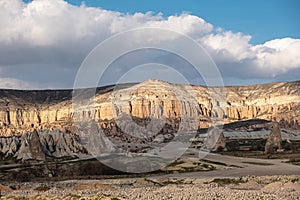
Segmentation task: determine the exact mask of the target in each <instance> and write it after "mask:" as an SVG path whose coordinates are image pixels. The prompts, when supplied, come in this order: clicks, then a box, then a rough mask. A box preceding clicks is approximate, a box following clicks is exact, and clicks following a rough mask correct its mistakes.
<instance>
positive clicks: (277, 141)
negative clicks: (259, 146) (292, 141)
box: [265, 123, 282, 154]
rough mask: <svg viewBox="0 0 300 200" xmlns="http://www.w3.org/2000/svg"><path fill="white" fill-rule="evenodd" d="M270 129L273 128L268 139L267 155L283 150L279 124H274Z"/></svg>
mask: <svg viewBox="0 0 300 200" xmlns="http://www.w3.org/2000/svg"><path fill="white" fill-rule="evenodd" d="M270 127H271V133H270V135H269V137H268V139H267V142H266V146H265V153H266V154H273V153H275V152H276V150H277V149H281V141H282V139H281V133H280V127H279V124H278V123H272V124H271V125H270Z"/></svg>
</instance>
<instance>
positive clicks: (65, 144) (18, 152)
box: [0, 130, 88, 160]
mask: <svg viewBox="0 0 300 200" xmlns="http://www.w3.org/2000/svg"><path fill="white" fill-rule="evenodd" d="M86 154H88V152H87V150H86V149H85V147H84V146H83V145H82V144H81V141H80V138H79V137H78V136H76V135H72V134H69V133H63V132H60V131H58V130H55V131H48V130H39V131H36V130H34V131H33V132H29V133H26V134H23V135H22V136H13V137H0V158H1V157H2V159H5V158H7V157H15V158H16V159H19V160H29V159H34V160H45V159H46V156H47V157H50V158H51V157H54V158H62V157H74V158H76V157H78V156H80V155H86Z"/></svg>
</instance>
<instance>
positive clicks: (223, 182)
mask: <svg viewBox="0 0 300 200" xmlns="http://www.w3.org/2000/svg"><path fill="white" fill-rule="evenodd" d="M247 182H248V181H247V180H244V179H243V178H242V177H241V178H239V179H231V178H215V179H214V180H212V181H211V182H210V183H217V184H218V185H220V186H224V185H230V184H234V185H238V184H240V183H247Z"/></svg>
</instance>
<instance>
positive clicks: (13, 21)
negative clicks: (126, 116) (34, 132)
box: [0, 0, 300, 89]
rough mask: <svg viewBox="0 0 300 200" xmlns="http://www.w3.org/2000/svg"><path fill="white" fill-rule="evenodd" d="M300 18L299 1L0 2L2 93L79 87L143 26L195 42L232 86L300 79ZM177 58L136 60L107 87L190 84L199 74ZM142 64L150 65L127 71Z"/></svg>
mask: <svg viewBox="0 0 300 200" xmlns="http://www.w3.org/2000/svg"><path fill="white" fill-rule="evenodd" d="M299 19H300V1H298V0H265V1H261V0H252V1H246V0H209V1H208V0H189V1H184V0H178V1H174V0H164V1H158V0H151V1H150V0H149V1H141V0H130V1H125V0H99V1H94V0H86V1H84V2H82V1H80V0H67V1H63V0H34V1H28V0H26V1H21V0H0V27H1V28H0V88H12V89H48V88H72V87H73V86H74V80H75V78H76V75H77V74H78V70H79V68H80V66H81V64H82V63H83V61H84V59H85V58H86V57H87V56H88V55H89V53H90V52H91V51H92V50H93V49H94V48H95V47H96V46H97V45H98V44H99V43H101V42H103V41H105V40H107V39H108V38H110V37H111V36H114V35H116V34H120V33H122V32H124V31H129V30H132V29H135V28H140V27H156V28H167V29H169V30H173V31H176V32H179V33H180V34H183V35H186V36H188V37H190V38H192V39H193V40H194V41H196V42H197V43H198V44H199V45H201V46H202V47H203V48H204V49H205V51H206V52H207V54H208V55H209V56H210V57H211V58H212V60H213V61H214V63H215V64H216V66H217V67H218V69H219V71H220V73H221V75H222V78H223V81H224V83H225V85H244V84H256V83H267V82H274V81H294V80H299V79H300V78H299V77H300V53H299V52H300V23H299ZM151 37H153V38H152V39H153V40H155V39H157V40H158V39H159V36H158V35H155V34H154V35H153V36H151ZM133 40H135V42H137V43H138V42H144V41H142V40H141V39H140V38H133ZM168 41H169V42H172V38H168ZM174 42H176V41H175V40H174ZM122 45H126V43H122ZM111 48H112V50H113V49H116V48H121V47H120V46H118V45H117V44H116V46H112V47H111ZM186 51H188V49H187V50H186ZM190 53H191V54H193V53H195V52H190ZM141 58H142V59H141ZM99 59H100V60H99V63H101V55H99ZM177 59H178V58H175V57H174V55H171V54H167V53H166V52H156V51H149V50H148V51H142V52H136V53H135V54H134V53H130V54H128V55H127V56H125V57H122V58H120V59H118V60H117V62H114V64H113V65H112V70H107V71H108V72H107V74H106V76H105V77H104V78H103V80H102V82H101V83H99V84H101V85H106V84H113V83H115V82H117V81H120V80H115V78H114V77H113V76H116V77H123V78H122V80H123V81H125V82H138V81H143V80H146V79H148V78H152V77H154V78H159V79H164V80H167V81H170V82H182V80H181V79H182V78H180V76H181V75H182V74H183V75H185V74H184V73H181V72H183V71H187V70H189V69H191V68H190V67H189V66H188V64H187V63H186V62H184V61H182V60H177ZM143 62H144V63H143ZM146 62H148V63H152V64H147V63H146ZM154 62H156V63H154ZM137 63H138V64H140V65H141V64H144V65H142V66H139V67H136V68H134V70H131V71H130V73H129V72H126V71H125V68H126V67H124V66H131V65H132V66H133V65H136V64H137ZM168 65H169V66H170V65H176V67H175V69H176V70H175V71H174V69H172V68H170V67H169V68H168V67H167V66H168ZM100 67H104V66H100ZM126 69H127V68H126ZM109 72H110V73H109ZM178 73H179V75H178ZM180 73H181V74H180ZM186 74H188V75H187V76H186V77H185V78H186V79H187V80H188V82H189V83H193V84H205V83H204V82H203V81H201V80H200V79H199V80H198V79H197V80H196V78H195V77H192V76H190V75H189V74H192V71H190V73H189V72H187V73H186ZM122 75H123V76H122Z"/></svg>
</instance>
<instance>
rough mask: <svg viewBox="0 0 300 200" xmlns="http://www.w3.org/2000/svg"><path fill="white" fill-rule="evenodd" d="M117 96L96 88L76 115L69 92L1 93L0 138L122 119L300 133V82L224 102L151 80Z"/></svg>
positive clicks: (250, 89) (229, 91) (230, 90)
mask: <svg viewBox="0 0 300 200" xmlns="http://www.w3.org/2000/svg"><path fill="white" fill-rule="evenodd" d="M113 90H114V86H106V87H102V88H98V89H97V90H96V95H95V97H92V99H91V101H93V102H94V104H95V105H94V107H93V108H92V109H90V110H87V109H86V108H85V107H84V106H82V107H78V108H76V110H74V109H73V107H72V101H71V99H72V91H71V90H58V91H16V90H0V135H2V136H11V135H20V134H24V133H26V132H31V131H33V129H32V128H33V127H34V128H39V129H56V128H58V129H60V130H62V131H64V129H65V127H66V126H69V125H70V123H71V124H72V122H74V121H76V120H82V121H90V120H96V121H99V120H100V121H101V120H102V121H103V120H114V119H116V118H118V116H120V115H122V114H127V115H130V116H132V117H136V118H143V119H146V118H151V119H157V120H160V119H164V118H167V119H180V118H182V117H189V118H190V119H191V120H196V121H197V123H191V124H190V125H189V126H190V127H191V129H194V130H197V128H199V126H200V127H201V128H206V127H209V126H210V125H211V120H212V119H214V121H218V120H221V121H222V120H223V117H225V122H226V123H227V122H233V121H237V120H246V119H254V118H261V119H267V120H272V121H280V123H281V124H282V125H284V126H286V127H291V128H300V125H299V122H300V81H298V82H291V83H272V84H265V85H250V86H234V87H225V90H224V91H225V97H222V96H220V95H218V93H219V92H218V90H217V89H216V88H212V89H208V88H207V87H202V86H187V85H176V84H170V83H167V82H164V81H159V80H153V79H151V80H148V81H146V82H144V83H140V84H131V85H124V87H122V88H119V89H118V90H117V91H113ZM212 93H214V94H213V95H212ZM190 95H191V96H192V97H193V98H190ZM212 96H216V98H212ZM193 99H194V101H193ZM112 102H113V103H112ZM223 103H225V104H226V105H223ZM75 116H76V118H75ZM128 129H130V127H129V126H128Z"/></svg>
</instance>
